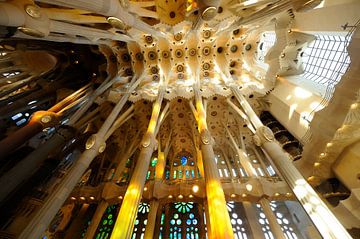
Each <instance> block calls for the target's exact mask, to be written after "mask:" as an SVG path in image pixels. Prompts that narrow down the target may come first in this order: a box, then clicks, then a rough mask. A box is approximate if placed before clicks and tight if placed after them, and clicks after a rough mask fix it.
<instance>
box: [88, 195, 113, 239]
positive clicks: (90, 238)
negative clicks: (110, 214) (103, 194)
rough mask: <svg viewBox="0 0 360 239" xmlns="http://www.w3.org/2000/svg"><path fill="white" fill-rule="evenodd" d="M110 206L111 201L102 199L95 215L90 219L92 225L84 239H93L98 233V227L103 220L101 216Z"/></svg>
mask: <svg viewBox="0 0 360 239" xmlns="http://www.w3.org/2000/svg"><path fill="white" fill-rule="evenodd" d="M108 206H109V203H108V202H106V201H105V200H101V202H100V203H99V205H98V206H97V208H96V211H95V213H94V216H93V217H92V219H91V221H90V225H89V226H88V228H87V230H86V233H85V236H84V239H93V238H94V235H95V233H96V229H97V228H98V226H99V223H100V222H101V218H102V216H103V215H104V212H105V210H106V209H107V207H108Z"/></svg>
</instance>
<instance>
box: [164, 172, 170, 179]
mask: <svg viewBox="0 0 360 239" xmlns="http://www.w3.org/2000/svg"><path fill="white" fill-rule="evenodd" d="M165 178H166V179H170V171H169V170H166V172H165Z"/></svg>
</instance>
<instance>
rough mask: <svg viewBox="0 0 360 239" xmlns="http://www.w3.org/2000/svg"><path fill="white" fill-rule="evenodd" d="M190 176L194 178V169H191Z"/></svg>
mask: <svg viewBox="0 0 360 239" xmlns="http://www.w3.org/2000/svg"><path fill="white" fill-rule="evenodd" d="M191 177H192V178H195V171H194V169H193V170H191Z"/></svg>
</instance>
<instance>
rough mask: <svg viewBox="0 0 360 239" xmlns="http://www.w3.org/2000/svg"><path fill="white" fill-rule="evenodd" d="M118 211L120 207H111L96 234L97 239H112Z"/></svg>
mask: <svg viewBox="0 0 360 239" xmlns="http://www.w3.org/2000/svg"><path fill="white" fill-rule="evenodd" d="M117 209H118V205H111V206H109V207H108V208H107V209H106V211H105V213H104V215H103V217H102V218H101V222H100V224H99V226H98V228H97V232H96V233H95V239H107V238H110V235H111V232H112V230H113V227H114V223H115V217H116V214H117V211H118V210H117Z"/></svg>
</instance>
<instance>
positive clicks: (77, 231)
mask: <svg viewBox="0 0 360 239" xmlns="http://www.w3.org/2000/svg"><path fill="white" fill-rule="evenodd" d="M88 209H89V204H87V203H84V204H83V205H82V206H81V209H80V211H79V212H78V213H77V214H76V216H75V218H74V219H73V221H72V222H71V225H70V228H69V229H68V230H67V231H66V234H65V237H64V239H72V238H79V237H80V236H81V232H82V231H81V230H82V229H83V228H82V225H83V224H84V221H85V217H86V212H87V210H88Z"/></svg>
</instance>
